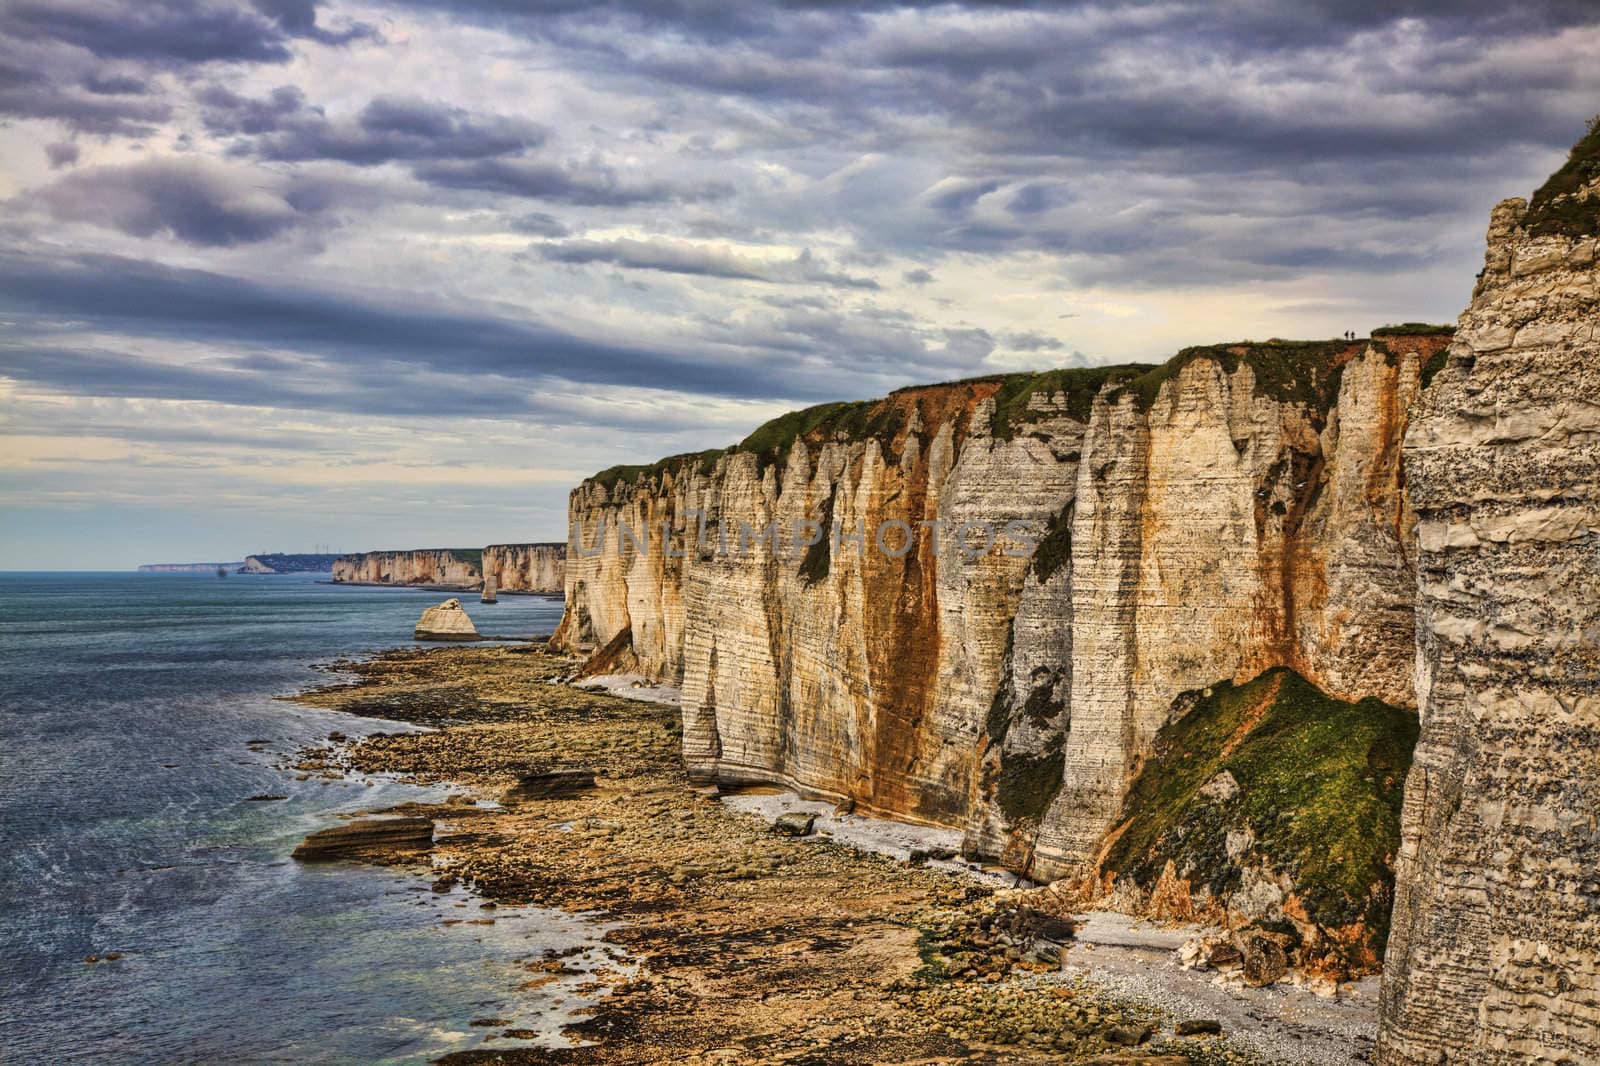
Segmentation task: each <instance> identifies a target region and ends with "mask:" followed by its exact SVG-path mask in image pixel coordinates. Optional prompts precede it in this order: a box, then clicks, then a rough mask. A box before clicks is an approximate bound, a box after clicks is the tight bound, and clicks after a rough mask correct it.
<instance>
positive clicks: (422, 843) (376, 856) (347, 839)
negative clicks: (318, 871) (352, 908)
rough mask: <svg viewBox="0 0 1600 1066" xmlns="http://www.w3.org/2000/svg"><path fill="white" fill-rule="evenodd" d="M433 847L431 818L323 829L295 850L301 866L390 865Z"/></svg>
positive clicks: (376, 820)
mask: <svg viewBox="0 0 1600 1066" xmlns="http://www.w3.org/2000/svg"><path fill="white" fill-rule="evenodd" d="M431 847H433V822H432V820H430V819H428V818H363V819H360V820H358V821H354V822H347V823H345V824H344V825H336V826H333V827H332V828H331V829H321V830H318V831H317V832H315V833H312V834H311V835H310V836H308V837H306V839H305V841H304V842H303V843H301V844H300V846H299V847H297V848H295V849H294V858H296V859H298V860H300V861H301V862H331V861H333V860H336V859H359V860H363V861H366V862H376V863H380V864H386V863H390V862H399V861H404V860H406V859H409V858H413V857H415V856H416V855H418V854H420V853H421V852H424V851H426V850H427V849H429V848H431Z"/></svg>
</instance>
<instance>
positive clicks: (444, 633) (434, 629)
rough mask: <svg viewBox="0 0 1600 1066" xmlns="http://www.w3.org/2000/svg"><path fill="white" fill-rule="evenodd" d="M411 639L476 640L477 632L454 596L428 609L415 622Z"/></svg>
mask: <svg viewBox="0 0 1600 1066" xmlns="http://www.w3.org/2000/svg"><path fill="white" fill-rule="evenodd" d="M412 637H413V638H414V639H416V640H477V639H478V630H477V627H476V626H474V625H473V624H472V619H471V618H469V617H468V616H467V612H466V611H465V610H463V609H462V607H461V601H460V600H458V599H456V598H455V597H454V596H452V597H450V598H449V599H448V600H445V601H444V602H443V603H441V604H439V606H437V607H429V608H428V609H427V610H426V611H423V612H422V617H421V618H419V619H418V620H417V628H416V631H415V632H414V633H412Z"/></svg>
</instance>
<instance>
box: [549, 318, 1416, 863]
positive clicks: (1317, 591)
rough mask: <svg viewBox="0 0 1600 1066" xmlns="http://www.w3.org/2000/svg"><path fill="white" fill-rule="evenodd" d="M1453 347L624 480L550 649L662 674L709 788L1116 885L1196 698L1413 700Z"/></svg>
mask: <svg viewBox="0 0 1600 1066" xmlns="http://www.w3.org/2000/svg"><path fill="white" fill-rule="evenodd" d="M1444 343H1445V337H1444V336H1443V335H1441V334H1439V333H1437V332H1433V333H1427V332H1417V331H1411V332H1408V331H1398V332H1394V333H1391V334H1388V335H1384V336H1378V337H1374V338H1373V339H1372V340H1371V341H1370V342H1348V343H1347V342H1342V341H1341V342H1325V343H1309V344H1296V343H1289V342H1272V343H1268V344H1261V345H1251V344H1242V345H1233V346H1218V347H1216V348H1207V349H1192V350H1189V351H1186V352H1184V353H1182V354H1180V356H1179V357H1177V358H1175V359H1174V360H1172V361H1171V362H1169V363H1168V364H1166V365H1164V366H1161V367H1155V368H1149V367H1131V368H1111V369H1101V370H1096V371H1092V372H1091V371H1061V372H1052V373H1051V374H1049V375H1039V376H1033V377H1030V376H1026V375H1021V376H1013V377H1007V378H996V379H985V380H976V381H972V382H963V383H956V384H953V385H946V386H934V387H929V388H921V389H910V390H904V391H902V392H898V393H895V394H892V395H891V396H890V397H888V398H886V399H885V400H882V401H876V402H874V403H867V404H850V405H833V406H831V407H827V408H818V409H812V410H810V411H805V412H796V413H795V414H794V415H791V416H786V419H780V420H778V422H775V423H773V424H771V425H769V426H767V427H763V428H762V429H761V430H758V431H757V433H756V434H753V435H752V437H751V438H750V439H749V440H747V441H746V442H744V444H742V445H741V446H739V447H738V448H735V449H732V450H730V451H728V452H725V453H707V454H704V455H696V456H682V457H675V458H674V459H670V460H664V461H663V462H661V463H658V464H656V465H655V466H654V467H650V468H643V469H637V468H634V469H619V470H613V471H608V472H606V473H605V474H603V475H600V476H598V477H596V478H595V479H591V480H590V481H588V482H585V483H584V484H583V485H582V486H580V487H579V488H578V489H576V490H575V491H574V492H573V494H572V499H571V508H570V515H571V518H572V521H573V529H574V537H573V540H572V541H570V542H569V551H568V560H567V614H566V617H565V618H564V620H563V622H562V626H561V629H560V631H559V632H558V634H557V639H558V642H561V643H565V644H566V645H568V646H570V647H574V648H591V649H592V648H597V647H600V646H603V645H606V644H607V643H608V642H611V641H613V639H614V638H617V637H618V635H619V634H621V633H624V632H625V631H626V632H628V633H629V634H630V639H631V645H632V651H633V656H634V658H635V659H636V662H637V667H638V668H639V669H640V670H642V671H643V672H645V673H648V674H650V675H652V676H655V677H658V678H663V679H666V680H670V681H674V682H677V683H679V684H681V685H682V688H683V715H684V753H685V757H686V758H687V760H688V762H689V765H690V767H691V769H692V770H693V771H694V772H695V773H696V774H697V775H698V776H699V777H701V778H703V779H706V780H715V781H718V782H721V783H725V784H739V783H749V782H780V783H784V784H789V785H793V786H796V787H800V788H802V789H807V790H810V791H814V792H817V793H821V794H826V795H834V796H840V797H849V798H852V799H854V800H855V801H857V802H858V803H859V804H861V805H863V806H865V807H868V808H875V809H879V810H883V811H887V812H890V813H893V814H895V815H898V816H901V817H908V818H914V819H923V820H927V821H930V822H937V823H940V824H945V825H954V826H961V827H963V828H965V829H966V831H967V842H968V850H969V851H970V852H971V853H973V854H980V855H985V856H993V857H997V858H1000V859H1002V860H1003V861H1004V862H1005V863H1007V864H1008V865H1010V866H1012V867H1013V868H1015V869H1018V870H1022V871H1027V872H1031V873H1033V874H1034V875H1035V876H1039V877H1049V878H1062V877H1069V878H1078V879H1080V880H1082V881H1083V882H1084V883H1085V884H1086V885H1093V884H1094V883H1096V882H1095V878H1094V877H1093V876H1092V875H1093V874H1094V873H1095V872H1096V870H1097V867H1098V863H1099V852H1100V849H1101V845H1102V842H1103V841H1104V840H1105V839H1106V837H1107V834H1108V833H1109V832H1111V831H1112V830H1113V829H1114V828H1115V827H1116V825H1117V823H1118V820H1119V818H1120V817H1121V813H1122V805H1123V800H1124V797H1125V796H1126V794H1127V790H1128V788H1129V787H1130V785H1131V783H1132V781H1133V780H1134V778H1135V777H1136V776H1137V773H1138V770H1139V767H1140V765H1141V762H1142V760H1143V759H1144V758H1145V757H1146V756H1147V755H1148V754H1149V751H1150V747H1151V743H1152V741H1153V738H1154V737H1155V735H1156V734H1157V733H1158V731H1159V730H1160V729H1161V728H1162V727H1163V726H1164V725H1166V724H1167V722H1168V721H1169V719H1170V718H1171V717H1172V716H1173V714H1174V700H1175V699H1176V698H1177V697H1178V696H1179V695H1180V694H1181V693H1184V692H1186V691H1189V690H1194V689H1200V688H1203V687H1205V686H1207V685H1210V684H1213V683H1215V682H1219V681H1234V682H1241V683H1242V682H1245V681H1248V680H1250V679H1251V678H1253V677H1255V676H1256V675H1258V674H1260V673H1261V672H1262V671H1264V670H1266V669H1267V668H1269V667H1273V666H1289V667H1292V668H1293V669H1295V670H1296V671H1298V672H1299V673H1300V674H1302V675H1303V676H1304V677H1306V678H1307V679H1309V680H1311V681H1312V682H1313V683H1315V684H1316V685H1317V686H1319V687H1320V688H1321V689H1322V690H1324V691H1325V692H1327V693H1329V694H1331V695H1334V696H1337V697H1340V698H1343V699H1349V700H1356V699H1360V698H1363V697H1368V696H1377V697H1380V698H1382V699H1384V700H1385V701H1388V702H1390V703H1396V704H1401V705H1409V704H1410V703H1411V702H1412V671H1413V663H1414V645H1413V640H1412V628H1411V611H1412V599H1413V596H1414V590H1415V582H1416V578H1415V573H1414V570H1413V560H1412V558H1411V554H1412V553H1411V551H1410V549H1409V548H1408V547H1407V545H1408V544H1409V542H1410V539H1411V524H1412V516H1411V514H1410V511H1409V509H1408V507H1407V505H1406V503H1405V499H1404V493H1403V491H1402V488H1401V479H1400V467H1399V462H1398V454H1399V440H1400V435H1401V434H1402V433H1403V431H1404V429H1405V425H1406V411H1407V408H1408V407H1409V405H1410V403H1411V401H1412V399H1413V398H1414V396H1415V394H1416V392H1417V389H1418V387H1419V380H1420V376H1421V371H1422V367H1423V365H1424V364H1425V363H1427V362H1428V361H1429V360H1430V359H1431V358H1432V357H1433V356H1434V354H1435V353H1436V352H1437V351H1439V349H1440V348H1441V347H1442V346H1443V344H1444ZM773 520H777V521H778V523H779V528H780V530H789V529H792V528H794V526H793V524H794V523H795V522H797V521H805V522H811V523H816V525H818V526H820V527H822V528H824V529H831V527H834V526H835V525H837V526H838V527H839V533H840V534H842V535H843V536H842V538H840V540H839V543H837V544H835V543H831V542H832V541H833V540H834V538H832V537H829V538H827V539H826V542H825V543H824V544H818V545H810V546H796V548H795V550H793V551H792V552H791V553H789V554H787V556H786V557H778V558H775V557H774V556H773V554H772V553H771V552H770V551H767V550H756V551H747V552H739V551H737V550H736V549H737V548H739V547H740V531H741V524H743V526H744V527H748V528H750V529H754V530H759V529H762V528H764V527H767V526H768V524H769V523H771V522H772V521H773ZM885 522H893V523H902V524H903V526H892V527H889V532H888V534H887V544H886V545H885V547H887V548H889V549H898V548H899V547H900V546H901V544H902V543H903V541H904V537H903V534H902V532H901V530H902V528H906V529H910V530H913V531H919V533H918V535H917V536H915V537H914V538H913V540H912V544H911V548H910V550H908V551H906V552H905V553H904V554H901V555H895V554H893V551H892V550H891V551H884V550H880V547H879V546H878V545H876V544H875V543H874V541H875V539H876V533H877V531H878V530H880V529H882V528H884V523H885ZM963 522H977V523H982V524H983V527H982V528H984V529H987V530H989V531H991V532H994V533H996V534H997V535H996V537H995V540H994V542H993V543H992V544H988V545H985V544H984V543H983V540H984V537H983V535H982V534H981V533H979V532H977V531H976V530H973V531H969V532H970V533H971V536H970V537H969V548H970V549H971V550H969V551H966V552H963V551H961V550H960V548H959V546H958V545H957V544H956V543H955V541H956V539H957V538H956V537H955V530H956V529H957V527H959V526H960V525H961V523H963ZM1008 522H1021V523H1024V524H1025V526H1026V528H1028V529H1029V530H1031V536H1029V537H1026V538H1021V537H1018V538H1011V537H1008V536H1006V535H1005V534H1004V533H1003V529H1004V527H1005V525H1006V523H1008ZM622 523H625V524H626V525H627V526H628V528H629V529H630V530H632V531H634V533H635V534H637V533H638V531H641V530H645V529H649V530H651V531H653V533H654V534H655V535H654V536H653V537H652V539H651V541H650V543H649V544H648V545H642V544H640V543H638V542H637V540H636V539H635V538H629V537H625V536H623V531H622V530H621V529H620V528H619V526H620V524H622ZM923 523H939V525H938V526H937V527H936V528H937V529H938V530H939V531H940V533H941V534H942V538H941V539H942V543H940V544H939V550H937V551H935V547H934V538H933V537H932V536H929V535H926V534H925V532H922V531H924V530H925V527H924V526H923ZM702 524H703V527H704V532H703V535H702V534H701V526H702ZM602 528H603V529H604V536H603V537H601V536H600V531H601V530H602ZM663 530H670V531H671V534H672V536H671V537H670V538H665V543H664V538H663V537H662V536H661V533H662V532H663ZM862 531H865V534H864V535H865V539H866V545H865V550H864V551H862V550H858V549H857V547H856V546H855V544H854V543H852V542H851V538H853V537H854V536H856V535H858V534H860V533H861V532H862ZM597 538H598V539H597ZM802 539H806V538H802ZM980 549H981V550H980Z"/></svg>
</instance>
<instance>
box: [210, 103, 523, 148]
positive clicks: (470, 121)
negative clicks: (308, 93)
mask: <svg viewBox="0 0 1600 1066" xmlns="http://www.w3.org/2000/svg"><path fill="white" fill-rule="evenodd" d="M199 100H200V103H201V105H202V107H203V109H204V114H205V122H206V127H207V129H208V130H210V132H212V133H213V134H216V135H219V136H238V137H241V138H246V139H244V140H241V141H240V142H238V143H237V144H236V145H235V147H234V154H240V155H242V154H249V155H254V156H257V157H259V158H262V159H270V160H274V161H278V162H305V161H307V160H338V161H340V162H345V163H350V164H353V165H355V166H374V165H376V164H379V163H388V162H393V161H396V160H427V159H484V158H488V157H492V156H502V155H511V154H516V153H520V152H523V151H526V150H528V149H530V148H534V147H537V146H538V145H539V144H541V143H543V141H544V139H545V136H546V131H545V130H544V129H543V128H542V127H540V126H539V125H538V124H536V123H533V122H529V121H527V120H525V119H518V118H506V117H503V116H499V115H473V114H471V113H469V112H468V111H466V110H465V109H463V108H459V107H453V106H450V105H447V104H442V103H439V102H438V101H431V100H423V99H420V98H416V97H400V96H379V97H375V98H374V99H372V100H370V101H369V102H368V103H367V104H366V106H364V107H363V108H362V109H361V110H360V111H359V112H357V113H356V114H354V115H352V116H349V117H347V118H342V119H329V118H328V117H327V115H326V114H324V112H323V110H322V109H321V108H314V107H309V106H307V104H306V99H305V95H304V94H303V93H302V92H301V91H300V90H299V89H297V88H295V87H293V86H283V87H281V88H279V89H276V90H274V91H273V93H272V94H271V95H269V96H268V97H266V98H265V99H250V98H246V97H242V96H239V95H238V94H236V93H233V92H231V91H229V90H228V89H225V88H222V87H219V86H213V87H210V88H208V89H206V90H205V91H203V92H202V93H201V94H200V96H199Z"/></svg>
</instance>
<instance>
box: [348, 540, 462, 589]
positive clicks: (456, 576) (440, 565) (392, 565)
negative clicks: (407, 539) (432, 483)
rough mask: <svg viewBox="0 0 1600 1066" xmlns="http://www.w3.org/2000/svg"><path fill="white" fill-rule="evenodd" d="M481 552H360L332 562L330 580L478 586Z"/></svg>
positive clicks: (459, 550) (378, 583)
mask: <svg viewBox="0 0 1600 1066" xmlns="http://www.w3.org/2000/svg"><path fill="white" fill-rule="evenodd" d="M480 555H481V553H480V552H478V551H477V550H466V549H460V548H415V549H412V550H409V551H378V552H360V553H357V554H354V555H341V556H339V557H338V558H337V559H335V560H334V562H333V583H334V584H336V585H339V584H352V585H438V586H441V587H446V588H454V589H470V588H477V587H478V586H479V585H481V584H482V583H483V571H482V569H481V563H480V560H479V556H480Z"/></svg>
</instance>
